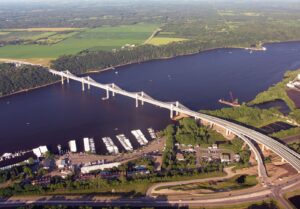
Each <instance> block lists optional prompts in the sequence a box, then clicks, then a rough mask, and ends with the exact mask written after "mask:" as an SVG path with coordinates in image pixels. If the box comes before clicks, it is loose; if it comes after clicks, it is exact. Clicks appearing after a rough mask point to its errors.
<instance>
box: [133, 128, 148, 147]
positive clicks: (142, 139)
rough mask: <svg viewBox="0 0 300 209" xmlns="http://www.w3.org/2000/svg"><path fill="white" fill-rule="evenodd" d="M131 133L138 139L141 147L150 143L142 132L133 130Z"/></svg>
mask: <svg viewBox="0 0 300 209" xmlns="http://www.w3.org/2000/svg"><path fill="white" fill-rule="evenodd" d="M131 133H132V134H133V136H134V137H135V138H136V139H137V141H138V143H139V144H140V145H142V146H143V145H146V144H147V143H148V140H147V139H146V137H145V136H144V134H143V133H142V132H141V130H132V131H131Z"/></svg>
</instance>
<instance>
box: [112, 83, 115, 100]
mask: <svg viewBox="0 0 300 209" xmlns="http://www.w3.org/2000/svg"><path fill="white" fill-rule="evenodd" d="M112 88H115V84H114V83H113V84H112ZM112 95H113V97H114V96H115V92H114V91H112Z"/></svg>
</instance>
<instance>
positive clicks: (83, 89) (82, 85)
mask: <svg viewBox="0 0 300 209" xmlns="http://www.w3.org/2000/svg"><path fill="white" fill-rule="evenodd" d="M81 83H82V91H84V82H83V81H82V82H81Z"/></svg>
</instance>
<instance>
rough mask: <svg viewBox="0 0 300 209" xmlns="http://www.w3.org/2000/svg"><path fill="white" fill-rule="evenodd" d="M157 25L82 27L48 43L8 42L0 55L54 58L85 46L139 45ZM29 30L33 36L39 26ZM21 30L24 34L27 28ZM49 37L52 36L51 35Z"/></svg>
mask: <svg viewBox="0 0 300 209" xmlns="http://www.w3.org/2000/svg"><path fill="white" fill-rule="evenodd" d="M157 27H158V25H155V24H144V23H141V24H135V25H121V26H116V27H111V26H106V27H100V28H93V29H84V30H79V31H77V32H76V33H74V34H73V35H72V36H70V37H67V38H66V39H64V40H62V41H60V42H58V43H55V44H51V45H38V44H28V45H7V46H4V47H0V58H11V59H33V58H43V59H45V58H46V59H54V58H57V57H59V56H61V55H64V54H76V53H78V52H80V51H83V50H85V49H93V50H112V49H119V48H121V47H122V46H124V45H125V44H134V45H138V44H142V43H143V42H144V41H145V40H146V39H147V38H148V37H149V36H150V35H151V34H152V32H153V31H154V30H155V29H156V28H157ZM28 30H29V31H27V33H31V35H33V33H40V32H37V30H38V29H28ZM40 30H41V29H40ZM45 30H46V29H45ZM45 30H44V32H45ZM49 30H50V29H47V31H49ZM56 30H57V29H56ZM18 32H19V31H18ZM21 32H22V33H26V31H25V32H24V31H21ZM12 33H13V32H12ZM47 33H48V32H47ZM24 35H25V34H24ZM34 35H41V34H34ZM49 38H51V36H50V37H49ZM54 38H55V37H54Z"/></svg>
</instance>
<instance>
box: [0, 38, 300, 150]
mask: <svg viewBox="0 0 300 209" xmlns="http://www.w3.org/2000/svg"><path fill="white" fill-rule="evenodd" d="M266 47H267V51H253V53H250V51H247V50H244V49H216V50H210V51H205V52H202V53H199V54H194V55H188V56H182V57H176V58H172V59H165V60H155V61H149V62H145V63H141V64H132V65H127V66H123V67H119V68H116V69H115V70H111V71H105V72H102V73H98V74H92V75H91V77H93V79H95V80H96V81H99V82H102V83H112V82H114V83H116V84H117V85H119V86H120V87H121V88H123V89H125V90H128V91H145V92H146V93H147V94H149V95H151V96H152V97H154V98H157V99H159V100H163V101H176V100H178V101H180V102H181V103H183V104H184V105H186V106H187V107H189V108H191V109H194V110H199V109H216V108H220V107H222V105H221V104H219V103H218V99H219V98H224V99H229V92H230V91H232V92H233V95H234V96H235V97H237V98H238V99H239V101H240V102H244V101H249V100H251V99H253V98H254V97H255V95H256V94H257V93H259V92H261V91H263V90H266V89H267V88H268V87H269V86H271V85H273V84H275V83H276V82H278V81H280V80H281V79H282V77H283V74H284V72H285V71H286V70H288V69H296V68H299V67H300V60H299V57H300V42H288V43H276V44H267V45H266ZM116 72H117V73H116ZM104 96H105V92H104V91H102V90H99V89H95V88H92V89H91V90H86V91H85V92H82V91H81V84H79V83H77V82H70V84H65V85H63V86H62V85H61V84H60V83H57V84H54V85H51V86H47V87H44V88H40V89H36V90H32V91H29V92H25V93H20V94H17V95H13V96H10V97H5V98H2V99H0V154H1V153H4V152H13V151H18V150H23V149H32V148H33V147H36V146H39V145H47V146H49V147H50V148H52V149H54V148H56V145H57V144H61V145H62V146H63V147H64V148H66V147H67V142H68V141H69V140H71V139H75V140H77V143H78V144H79V147H80V149H82V138H83V137H93V138H94V139H95V142H96V149H97V152H98V153H105V151H106V149H105V147H104V145H103V143H102V141H101V137H104V136H110V137H112V138H113V140H114V141H115V143H116V144H117V145H118V146H119V147H120V148H121V145H120V143H118V142H117V140H116V138H115V135H116V134H119V133H125V135H127V136H128V137H129V138H130V140H131V141H132V143H133V144H134V147H137V146H138V144H137V142H136V140H135V139H134V138H133V136H132V134H131V133H130V130H132V129H141V130H142V131H143V132H144V133H145V134H146V129H147V128H148V127H153V128H154V129H155V130H159V129H162V128H164V127H165V126H166V125H167V124H169V123H170V122H171V121H170V119H169V112H168V111H167V110H164V109H160V108H158V107H154V106H151V105H148V104H145V105H144V106H139V107H138V108H135V101H134V100H132V99H130V98H125V97H123V96H120V95H116V96H115V97H114V98H112V97H111V99H109V100H106V101H103V100H102V99H101V98H102V97H104ZM146 136H147V137H148V138H149V136H148V135H146Z"/></svg>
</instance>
